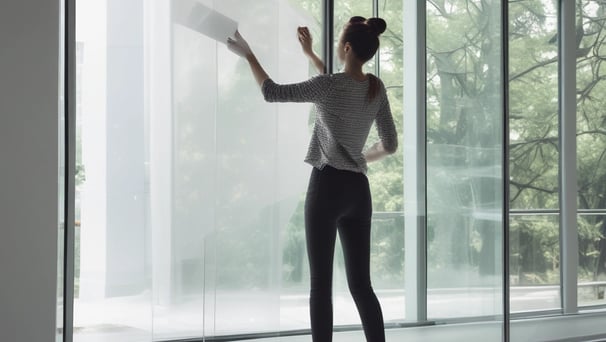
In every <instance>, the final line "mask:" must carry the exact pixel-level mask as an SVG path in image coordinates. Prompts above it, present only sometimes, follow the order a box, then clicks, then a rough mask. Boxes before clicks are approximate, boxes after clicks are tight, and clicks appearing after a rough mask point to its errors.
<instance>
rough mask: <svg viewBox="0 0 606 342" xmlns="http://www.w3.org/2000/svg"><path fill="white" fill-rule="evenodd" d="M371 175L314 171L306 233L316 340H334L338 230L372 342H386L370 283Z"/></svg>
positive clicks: (350, 282) (353, 292) (349, 277)
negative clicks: (334, 260)
mask: <svg viewBox="0 0 606 342" xmlns="http://www.w3.org/2000/svg"><path fill="white" fill-rule="evenodd" d="M371 215H372V202H371V197H370V189H369V186H368V178H366V176H365V175H364V174H361V173H358V172H351V171H344V170H337V169H335V168H332V167H330V166H325V167H324V168H323V169H322V170H318V169H316V168H314V169H313V171H312V174H311V178H310V180H309V188H308V190H307V198H306V200H305V235H306V239H307V253H308V257H309V269H310V276H311V293H310V299H309V304H310V315H311V331H312V338H313V341H314V342H330V341H331V340H332V327H333V310H332V270H333V256H334V249H335V240H336V236H337V230H338V232H339V238H340V240H341V245H342V247H343V255H344V257H345V268H346V272H347V283H348V285H349V290H350V292H351V295H352V296H353V298H354V301H355V303H356V306H357V308H358V312H359V314H360V319H361V321H362V325H363V327H364V334H365V335H366V340H367V341H368V342H383V341H385V331H384V325H383V314H382V313H381V306H380V305H379V301H378V300H377V297H376V296H375V293H374V291H373V289H372V287H371V285H370V221H371Z"/></svg>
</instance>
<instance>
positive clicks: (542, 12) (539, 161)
mask: <svg viewBox="0 0 606 342" xmlns="http://www.w3.org/2000/svg"><path fill="white" fill-rule="evenodd" d="M509 16H510V20H509V23H510V24H509V105H510V113H509V126H510V127H509V129H510V133H509V140H510V143H509V148H510V158H509V160H510V164H509V172H510V205H511V208H512V209H547V208H551V209H558V208H559V201H558V158H559V152H558V100H557V99H558V44H557V22H558V17H557V6H556V4H555V3H554V1H552V0H531V1H510V2H509Z"/></svg>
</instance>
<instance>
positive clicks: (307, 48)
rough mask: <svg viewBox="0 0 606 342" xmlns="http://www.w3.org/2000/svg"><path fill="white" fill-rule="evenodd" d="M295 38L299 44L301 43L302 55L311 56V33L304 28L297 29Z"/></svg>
mask: <svg viewBox="0 0 606 342" xmlns="http://www.w3.org/2000/svg"><path fill="white" fill-rule="evenodd" d="M297 38H298V39H299V43H301V48H302V49H303V53H305V54H306V55H308V56H309V55H310V54H313V48H312V43H313V38H312V37H311V33H310V32H309V29H308V28H307V27H306V26H299V27H297Z"/></svg>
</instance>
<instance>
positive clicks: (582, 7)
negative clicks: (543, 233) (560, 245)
mask: <svg viewBox="0 0 606 342" xmlns="http://www.w3.org/2000/svg"><path fill="white" fill-rule="evenodd" d="M576 4H577V6H576V7H577V19H576V23H577V38H578V50H577V53H578V55H577V94H578V95H577V177H578V187H579V196H578V205H579V209H581V210H586V211H587V215H581V216H579V219H578V221H577V222H578V227H579V278H578V282H579V297H578V301H579V305H594V304H604V289H605V288H606V196H604V194H605V193H606V134H605V132H604V126H605V125H606V119H605V118H604V109H603V108H604V106H606V99H605V96H604V94H606V82H605V81H604V77H603V75H602V71H601V65H602V62H603V61H604V57H605V56H606V44H604V42H605V41H604V24H605V22H606V16H605V15H606V3H603V2H601V1H595V0H594V1H590V0H577V1H576Z"/></svg>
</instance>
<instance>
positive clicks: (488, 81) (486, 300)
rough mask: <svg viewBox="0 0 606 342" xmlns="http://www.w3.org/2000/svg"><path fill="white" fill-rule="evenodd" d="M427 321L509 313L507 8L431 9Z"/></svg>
mask: <svg viewBox="0 0 606 342" xmlns="http://www.w3.org/2000/svg"><path fill="white" fill-rule="evenodd" d="M427 61H428V62H427V63H428V64H427V85H426V87H427V119H426V120H427V121H426V125H427V240H428V241H427V244H428V245H427V258H428V266H427V267H428V268H427V282H428V284H427V290H428V295H427V297H428V298H427V315H428V318H430V319H444V318H455V317H457V318H459V317H470V316H500V315H501V314H502V312H503V302H502V297H503V276H502V274H503V267H502V262H503V258H502V241H503V240H502V239H503V237H502V236H503V234H502V232H503V212H502V208H503V182H504V181H503V177H502V173H503V170H502V168H503V165H502V163H503V160H502V159H503V110H502V103H503V80H502V78H501V70H502V68H501V65H502V64H501V63H502V44H501V2H500V1H483V2H481V3H480V2H477V1H471V0H470V1H442V2H434V1H429V2H427Z"/></svg>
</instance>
